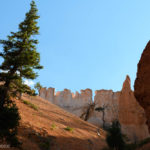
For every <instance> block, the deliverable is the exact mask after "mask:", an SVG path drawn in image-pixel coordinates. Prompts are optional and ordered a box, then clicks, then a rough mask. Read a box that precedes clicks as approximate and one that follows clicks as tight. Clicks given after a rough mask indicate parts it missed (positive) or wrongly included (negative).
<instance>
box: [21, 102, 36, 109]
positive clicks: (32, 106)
mask: <svg viewBox="0 0 150 150" xmlns="http://www.w3.org/2000/svg"><path fill="white" fill-rule="evenodd" d="M23 103H24V104H26V105H28V106H29V107H30V108H32V109H34V110H38V107H37V106H36V105H34V104H32V103H31V102H29V101H26V100H23Z"/></svg>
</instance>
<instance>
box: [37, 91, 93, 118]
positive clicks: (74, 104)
mask: <svg viewBox="0 0 150 150" xmlns="http://www.w3.org/2000/svg"><path fill="white" fill-rule="evenodd" d="M39 94H40V96H41V97H42V98H44V99H47V100H49V101H51V102H52V103H54V104H55V105H58V106H59V107H61V108H63V109H65V110H66V111H69V112H71V113H73V114H75V115H76V116H78V117H81V118H83V119H84V116H85V113H86V110H87V108H88V106H89V105H90V104H91V103H92V90H91V89H85V90H81V93H79V92H76V93H75V94H74V93H71V91H70V90H68V89H64V91H59V92H57V93H56V94H55V90H54V88H49V89H48V90H46V88H42V89H40V92H39Z"/></svg>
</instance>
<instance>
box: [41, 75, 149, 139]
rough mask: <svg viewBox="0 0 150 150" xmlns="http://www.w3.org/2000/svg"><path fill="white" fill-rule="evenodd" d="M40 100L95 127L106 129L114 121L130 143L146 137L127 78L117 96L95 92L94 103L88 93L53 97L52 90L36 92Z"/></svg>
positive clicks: (140, 112) (108, 91)
mask: <svg viewBox="0 0 150 150" xmlns="http://www.w3.org/2000/svg"><path fill="white" fill-rule="evenodd" d="M40 96H41V97H43V98H45V99H47V100H49V101H51V102H52V103H53V104H55V105H58V106H59V107H61V108H63V109H65V110H66V111H68V112H71V113H72V114H75V115H76V116H78V117H80V118H82V119H83V120H86V121H88V122H90V123H92V124H94V125H96V126H98V127H106V126H109V125H111V123H112V121H113V120H116V119H118V120H119V122H120V124H121V127H122V131H123V133H124V134H126V135H127V136H128V137H129V139H130V140H131V141H136V140H142V139H144V138H147V137H148V136H149V133H148V128H147V125H146V124H145V122H146V118H145V113H144V110H143V108H142V107H141V106H140V105H139V103H138V102H137V101H136V99H135V97H134V94H133V92H132V90H131V87H130V78H129V77H128V76H127V78H126V80H125V82H124V84H123V87H122V90H121V92H113V91H112V90H97V91H95V97H94V102H93V101H92V90H91V89H85V90H81V93H79V92H76V93H75V94H74V93H72V92H71V91H70V90H68V89H64V91H59V92H57V93H56V94H55V89H54V88H49V89H48V90H46V88H43V89H41V90H40ZM95 109H98V110H100V111H99V112H98V111H96V110H95Z"/></svg>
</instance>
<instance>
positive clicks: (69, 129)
mask: <svg viewBox="0 0 150 150" xmlns="http://www.w3.org/2000/svg"><path fill="white" fill-rule="evenodd" d="M65 130H66V131H70V132H73V131H74V128H71V127H69V126H67V127H66V128H65Z"/></svg>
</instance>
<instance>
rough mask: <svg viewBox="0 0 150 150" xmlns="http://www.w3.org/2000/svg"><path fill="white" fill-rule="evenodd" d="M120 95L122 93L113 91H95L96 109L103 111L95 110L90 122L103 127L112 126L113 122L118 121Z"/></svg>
mask: <svg viewBox="0 0 150 150" xmlns="http://www.w3.org/2000/svg"><path fill="white" fill-rule="evenodd" d="M119 95H120V92H113V91H112V90H97V91H95V97H94V104H95V109H98V108H100V109H101V110H100V111H96V110H94V111H93V113H92V114H91V116H90V118H89V119H88V122H91V123H93V124H95V125H97V126H101V127H103V126H108V125H111V123H112V121H113V120H115V119H118V99H119Z"/></svg>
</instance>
